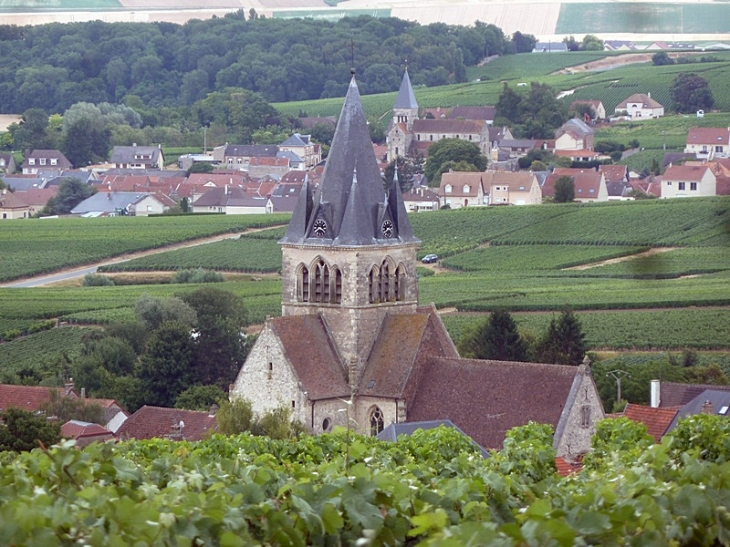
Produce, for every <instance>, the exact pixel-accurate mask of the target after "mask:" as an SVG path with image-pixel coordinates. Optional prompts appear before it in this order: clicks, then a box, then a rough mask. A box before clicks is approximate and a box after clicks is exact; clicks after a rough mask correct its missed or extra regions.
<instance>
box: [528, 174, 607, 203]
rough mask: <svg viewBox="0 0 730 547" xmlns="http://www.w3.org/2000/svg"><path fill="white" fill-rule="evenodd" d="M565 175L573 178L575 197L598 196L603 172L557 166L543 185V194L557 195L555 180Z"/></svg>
mask: <svg viewBox="0 0 730 547" xmlns="http://www.w3.org/2000/svg"><path fill="white" fill-rule="evenodd" d="M563 176H568V177H571V178H572V179H573V185H574V188H575V199H579V198H588V197H594V198H596V197H598V194H599V191H600V189H601V177H602V174H601V173H599V172H597V171H594V170H593V169H573V168H569V167H564V168H557V169H555V170H554V171H553V172H552V174H550V175H548V177H547V178H546V179H545V183H544V184H543V186H542V195H543V196H554V195H555V182H556V181H557V180H558V179H559V178H560V177H563Z"/></svg>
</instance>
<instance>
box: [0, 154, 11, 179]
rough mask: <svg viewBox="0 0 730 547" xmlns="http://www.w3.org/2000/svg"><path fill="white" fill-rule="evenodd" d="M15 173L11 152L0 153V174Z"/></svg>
mask: <svg viewBox="0 0 730 547" xmlns="http://www.w3.org/2000/svg"><path fill="white" fill-rule="evenodd" d="M10 173H15V158H14V157H13V154H12V153H11V152H7V153H0V174H10Z"/></svg>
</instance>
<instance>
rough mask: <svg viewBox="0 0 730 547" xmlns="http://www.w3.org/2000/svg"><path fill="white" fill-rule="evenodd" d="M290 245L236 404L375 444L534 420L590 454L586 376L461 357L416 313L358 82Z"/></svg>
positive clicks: (398, 204)
mask: <svg viewBox="0 0 730 547" xmlns="http://www.w3.org/2000/svg"><path fill="white" fill-rule="evenodd" d="M279 243H280V245H281V248H282V315H281V317H275V318H267V320H266V323H265V325H264V327H263V330H262V331H261V334H260V335H259V337H258V338H257V340H256V343H255V344H254V346H253V348H252V349H251V352H250V354H249V356H248V358H247V360H246V362H245V363H244V365H243V367H242V368H241V370H240V372H239V374H238V377H237V378H236V381H235V383H234V384H233V385H232V386H231V391H230V397H231V398H236V397H243V398H245V399H248V400H249V401H251V403H252V407H253V410H254V411H255V412H257V413H263V412H266V411H269V410H272V409H274V408H277V407H281V406H286V407H287V408H290V409H291V410H292V415H293V417H294V418H295V419H297V420H299V421H300V422H301V423H303V424H304V425H305V426H306V427H307V428H308V429H310V430H311V431H312V433H315V434H317V433H323V432H328V431H331V430H332V428H333V427H335V426H342V427H349V428H352V429H354V430H356V431H358V432H360V433H363V434H368V435H376V434H377V433H379V432H380V431H382V430H383V429H384V427H386V426H388V425H390V424H391V423H403V422H415V421H425V420H437V419H450V420H451V421H452V422H454V423H455V424H456V425H457V426H458V427H460V428H461V429H462V430H463V431H464V432H466V433H467V434H468V435H470V436H471V437H472V438H474V440H475V441H476V442H477V443H479V444H480V445H481V446H483V447H485V448H500V447H501V444H502V441H503V440H504V435H505V433H506V431H507V430H509V429H511V428H512V427H515V426H519V425H524V424H526V423H527V422H528V421H536V422H541V423H549V424H551V425H553V427H554V428H555V432H556V434H555V443H556V448H557V449H558V454H559V455H563V456H570V455H575V454H580V453H583V452H586V451H587V450H588V449H589V447H590V437H591V435H592V433H593V431H594V423H595V422H596V421H597V420H598V419H601V418H603V417H604V413H603V407H602V406H601V402H600V398H599V397H598V393H597V391H596V386H595V383H594V382H593V378H592V376H591V373H590V367H589V366H588V365H587V364H584V365H580V366H578V367H572V366H559V365H547V364H535V363H515V362H497V361H481V360H467V359H461V358H460V357H459V354H458V351H457V350H456V347H455V345H454V343H453V342H452V340H451V338H450V336H449V334H448V332H447V331H446V328H445V327H444V324H443V323H442V321H441V319H440V317H439V314H438V312H437V310H436V308H435V306H433V305H430V306H419V303H418V280H417V275H416V263H417V260H416V252H417V250H418V247H419V244H420V241H419V240H418V238H417V237H416V236H415V235H414V234H413V231H412V229H411V225H410V222H409V219H408V214H407V213H406V209H405V206H404V204H403V198H402V195H401V192H400V188H399V185H398V182H397V180H396V181H394V182H393V183H392V184H390V185H388V186H387V187H386V186H385V185H384V183H383V178H382V177H381V173H380V170H379V168H378V163H377V160H376V157H375V153H374V151H373V146H372V142H371V140H370V134H369V130H368V126H367V121H366V118H365V114H364V112H363V108H362V104H361V101H360V94H359V91H358V87H357V83H356V80H355V76H354V73H353V77H352V79H351V81H350V84H349V88H348V91H347V95H346V97H345V102H344V105H343V107H342V111H341V113H340V118H339V121H338V124H337V128H336V130H335V134H334V138H333V140H332V146H331V148H330V152H329V156H328V157H327V163H326V166H325V169H324V173H323V175H322V180H321V183H320V185H319V187H318V188H316V190H315V189H313V188H312V187H311V186H310V184H309V182H308V181H305V183H304V187H303V189H302V192H301V194H300V196H299V201H298V202H297V205H296V208H295V210H294V213H293V215H292V218H291V221H290V223H289V227H288V229H287V231H286V234H285V235H284V237H283V238H282V239H281V240H280V241H279Z"/></svg>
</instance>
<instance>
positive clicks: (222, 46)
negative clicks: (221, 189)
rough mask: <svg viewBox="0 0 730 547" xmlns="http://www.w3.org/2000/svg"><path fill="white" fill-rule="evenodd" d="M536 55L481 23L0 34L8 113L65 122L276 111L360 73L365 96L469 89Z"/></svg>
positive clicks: (356, 22) (279, 23) (140, 26)
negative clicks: (406, 87) (216, 100)
mask: <svg viewBox="0 0 730 547" xmlns="http://www.w3.org/2000/svg"><path fill="white" fill-rule="evenodd" d="M252 16H254V17H253V18H252ZM533 45H534V37H531V36H529V35H522V34H520V33H516V34H515V36H513V37H511V38H510V37H506V36H505V35H504V33H503V32H502V30H501V29H499V28H498V27H496V26H494V25H486V24H484V23H481V22H476V23H475V24H474V25H473V26H470V27H461V26H449V25H446V24H443V23H435V24H431V25H427V26H422V25H419V24H417V23H412V22H408V21H404V20H400V19H396V18H383V19H374V18H371V17H366V16H362V17H357V18H343V19H341V20H339V21H336V22H329V21H321V20H308V19H287V20H285V19H266V18H259V17H255V12H252V13H251V14H249V18H248V19H246V16H245V14H244V12H243V11H238V12H236V13H232V14H229V15H227V16H224V17H221V18H213V19H210V20H205V21H202V20H193V21H190V22H188V23H186V24H185V25H176V24H172V23H104V22H102V21H93V22H86V23H71V24H60V23H52V24H46V25H39V26H28V27H18V26H13V25H0V113H22V112H24V111H26V110H27V109H29V108H40V109H43V110H45V111H46V112H48V113H49V114H50V113H63V112H64V111H65V110H67V109H68V108H69V107H71V106H72V105H73V104H76V103H79V102H87V103H92V104H100V103H112V104H120V103H124V104H126V105H127V106H132V107H133V108H134V106H133V105H135V104H137V105H143V106H145V107H147V108H159V107H172V108H176V107H186V106H191V105H193V104H194V103H196V102H197V101H200V100H202V99H205V98H206V97H207V96H208V94H209V93H211V92H216V91H218V92H221V91H223V90H226V89H229V88H240V89H245V90H248V91H251V92H256V93H259V94H261V95H262V96H263V98H264V99H265V100H266V101H268V102H282V101H296V100H305V99H319V98H326V97H340V96H342V95H343V94H344V92H345V89H346V85H347V82H348V81H349V78H350V68H351V67H352V66H354V67H355V68H357V69H358V82H359V85H360V91H361V93H363V94H372V93H381V92H389V91H395V90H396V89H398V85H399V83H400V79H401V77H402V72H403V68H404V67H405V66H406V64H407V66H409V67H411V68H412V69H413V70H412V73H413V74H414V76H413V85H415V86H440V85H445V84H449V83H457V82H464V81H466V79H467V74H466V67H468V66H474V65H477V64H478V63H479V62H480V61H481V60H482V59H484V58H485V57H487V56H491V55H503V54H509V53H519V52H522V51H530V50H531V49H532V46H533Z"/></svg>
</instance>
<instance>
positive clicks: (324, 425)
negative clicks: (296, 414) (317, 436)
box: [322, 418, 332, 431]
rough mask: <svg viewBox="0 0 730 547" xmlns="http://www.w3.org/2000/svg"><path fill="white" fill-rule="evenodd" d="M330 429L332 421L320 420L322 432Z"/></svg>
mask: <svg viewBox="0 0 730 547" xmlns="http://www.w3.org/2000/svg"><path fill="white" fill-rule="evenodd" d="M330 427H332V420H330V419H329V418H325V419H324V420H322V431H329V430H330Z"/></svg>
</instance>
